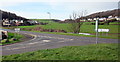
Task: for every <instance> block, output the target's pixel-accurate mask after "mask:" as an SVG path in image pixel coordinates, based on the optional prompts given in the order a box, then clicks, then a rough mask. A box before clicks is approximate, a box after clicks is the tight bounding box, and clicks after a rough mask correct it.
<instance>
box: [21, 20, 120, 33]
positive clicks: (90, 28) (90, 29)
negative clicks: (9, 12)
mask: <svg viewBox="0 0 120 62" xmlns="http://www.w3.org/2000/svg"><path fill="white" fill-rule="evenodd" d="M34 20H37V21H40V22H47V23H49V24H47V25H33V26H19V27H20V28H33V27H39V26H40V27H42V28H44V29H63V30H65V31H67V32H71V29H70V24H68V23H58V22H53V21H51V22H49V20H47V19H34ZM90 23H91V22H84V24H83V25H82V26H81V32H83V33H95V25H90ZM111 24H117V22H112V23H110V25H99V29H110V31H109V32H108V33H118V27H119V25H111Z"/></svg>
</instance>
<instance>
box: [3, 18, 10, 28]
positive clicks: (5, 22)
mask: <svg viewBox="0 0 120 62" xmlns="http://www.w3.org/2000/svg"><path fill="white" fill-rule="evenodd" d="M10 25H11V24H10V21H9V20H8V19H3V22H2V26H10Z"/></svg>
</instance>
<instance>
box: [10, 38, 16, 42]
mask: <svg viewBox="0 0 120 62" xmlns="http://www.w3.org/2000/svg"><path fill="white" fill-rule="evenodd" d="M16 40H17V39H15V38H11V39H9V41H16Z"/></svg>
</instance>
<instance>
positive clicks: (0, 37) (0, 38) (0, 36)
mask: <svg viewBox="0 0 120 62" xmlns="http://www.w3.org/2000/svg"><path fill="white" fill-rule="evenodd" d="M1 40H2V31H1V30H0V41H1Z"/></svg>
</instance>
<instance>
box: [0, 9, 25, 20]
mask: <svg viewBox="0 0 120 62" xmlns="http://www.w3.org/2000/svg"><path fill="white" fill-rule="evenodd" d="M0 13H1V16H2V19H10V20H13V19H16V20H26V18H24V17H21V16H17V15H16V14H15V13H11V12H7V11H3V10H0Z"/></svg>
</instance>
